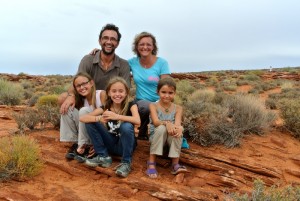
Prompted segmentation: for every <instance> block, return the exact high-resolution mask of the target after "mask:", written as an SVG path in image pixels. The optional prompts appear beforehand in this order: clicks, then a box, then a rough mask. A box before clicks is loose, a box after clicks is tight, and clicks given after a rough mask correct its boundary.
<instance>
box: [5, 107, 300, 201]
mask: <svg viewBox="0 0 300 201" xmlns="http://www.w3.org/2000/svg"><path fill="white" fill-rule="evenodd" d="M19 109H20V108H18V107H7V106H2V107H0V136H7V135H11V134H12V133H13V132H15V131H16V127H17V125H16V123H15V122H14V120H13V118H12V116H11V114H12V113H13V111H18V110H19ZM278 126H280V125H275V127H274V128H272V130H271V131H270V132H269V133H267V134H265V135H264V136H248V137H246V138H245V139H243V141H242V145H241V146H240V147H239V148H234V149H226V148H224V147H222V146H213V147H209V148H207V147H201V146H198V145H196V144H194V143H192V142H189V143H190V145H191V148H190V150H186V151H185V150H184V151H183V155H184V156H183V163H184V164H185V165H186V166H187V167H188V169H189V170H190V173H188V174H181V175H178V176H173V175H171V174H170V167H169V166H168V163H169V161H168V160H166V159H161V160H160V161H159V163H158V165H159V166H158V171H159V178H158V179H156V180H153V179H149V178H148V177H147V176H146V175H145V173H144V172H145V170H146V161H147V158H148V150H149V144H148V142H146V141H139V144H138V148H137V150H136V151H135V154H134V162H133V171H132V173H131V174H130V175H129V177H128V178H126V179H121V178H118V177H116V176H115V175H114V172H113V170H112V169H111V168H109V169H108V170H107V172H105V171H106V170H104V172H103V170H101V169H96V170H95V169H90V168H88V167H86V166H85V165H83V164H79V163H77V162H76V161H67V160H65V158H64V155H65V153H66V151H67V149H68V146H67V145H66V144H62V143H60V142H59V132H58V131H57V130H54V129H50V128H49V129H44V130H34V131H31V132H27V134H28V135H29V136H30V137H32V138H34V139H36V140H37V142H38V143H39V145H40V147H41V150H42V158H43V160H44V161H45V167H44V168H43V171H42V172H41V174H39V175H38V176H36V177H34V178H33V179H30V180H27V181H22V182H20V181H9V182H5V183H1V184H0V187H1V188H0V200H10V201H11V200H14V201H17V200H64V201H67V200H161V199H169V200H173V199H178V200H180V199H181V200H223V198H224V197H225V195H226V194H227V193H230V192H236V191H239V192H249V191H250V190H251V186H252V181H253V180H254V179H256V178H261V179H263V180H264V181H265V182H266V183H267V184H268V185H278V186H286V185H289V184H292V185H298V184H299V183H300V178H299V177H300V171H299V165H300V157H299V156H300V154H299V152H300V150H299V146H300V142H299V141H298V140H296V139H294V138H292V137H291V136H290V135H289V134H288V133H284V132H283V131H280V130H279V129H278ZM185 155H189V156H192V157H191V161H194V162H195V161H198V160H199V161H200V162H199V165H198V166H197V165H195V164H194V165H191V163H188V160H189V159H187V157H186V156H185ZM193 155H194V156H193ZM197 156H198V157H197ZM193 157H194V158H193ZM118 161H119V158H116V157H115V158H114V164H113V166H115V165H117V164H118ZM226 175H227V176H226ZM228 175H229V176H228ZM176 193H183V195H176ZM193 193H195V195H194V194H193ZM188 196H190V197H188Z"/></svg>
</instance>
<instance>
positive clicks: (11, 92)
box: [0, 79, 24, 105]
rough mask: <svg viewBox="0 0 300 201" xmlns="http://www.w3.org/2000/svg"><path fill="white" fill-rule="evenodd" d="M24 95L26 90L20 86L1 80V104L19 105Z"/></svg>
mask: <svg viewBox="0 0 300 201" xmlns="http://www.w3.org/2000/svg"><path fill="white" fill-rule="evenodd" d="M23 94H24V89H23V87H22V86H21V85H20V84H15V83H13V82H9V81H6V80H4V79H0V104H3V105H19V104H20V103H21V100H22V99H23Z"/></svg>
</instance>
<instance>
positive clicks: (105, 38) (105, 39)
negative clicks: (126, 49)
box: [101, 36, 118, 42]
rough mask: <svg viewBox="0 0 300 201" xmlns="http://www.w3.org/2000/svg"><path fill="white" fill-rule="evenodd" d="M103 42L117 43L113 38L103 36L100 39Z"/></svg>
mask: <svg viewBox="0 0 300 201" xmlns="http://www.w3.org/2000/svg"><path fill="white" fill-rule="evenodd" d="M101 39H102V40H103V41H105V42H106V41H109V40H110V41H111V42H118V40H117V39H116V38H115V37H109V36H103V37H102V38H101Z"/></svg>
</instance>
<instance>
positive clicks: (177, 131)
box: [173, 126, 183, 137]
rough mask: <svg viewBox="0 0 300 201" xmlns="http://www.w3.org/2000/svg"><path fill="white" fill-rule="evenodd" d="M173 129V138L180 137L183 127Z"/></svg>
mask: <svg viewBox="0 0 300 201" xmlns="http://www.w3.org/2000/svg"><path fill="white" fill-rule="evenodd" d="M174 127H175V135H173V136H174V137H181V136H182V133H183V127H182V126H174Z"/></svg>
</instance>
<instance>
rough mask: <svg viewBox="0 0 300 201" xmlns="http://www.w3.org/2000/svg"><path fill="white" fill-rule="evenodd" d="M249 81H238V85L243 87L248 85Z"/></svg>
mask: <svg viewBox="0 0 300 201" xmlns="http://www.w3.org/2000/svg"><path fill="white" fill-rule="evenodd" d="M248 84H249V83H248V81H247V80H238V81H236V85H237V86H242V85H248Z"/></svg>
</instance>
